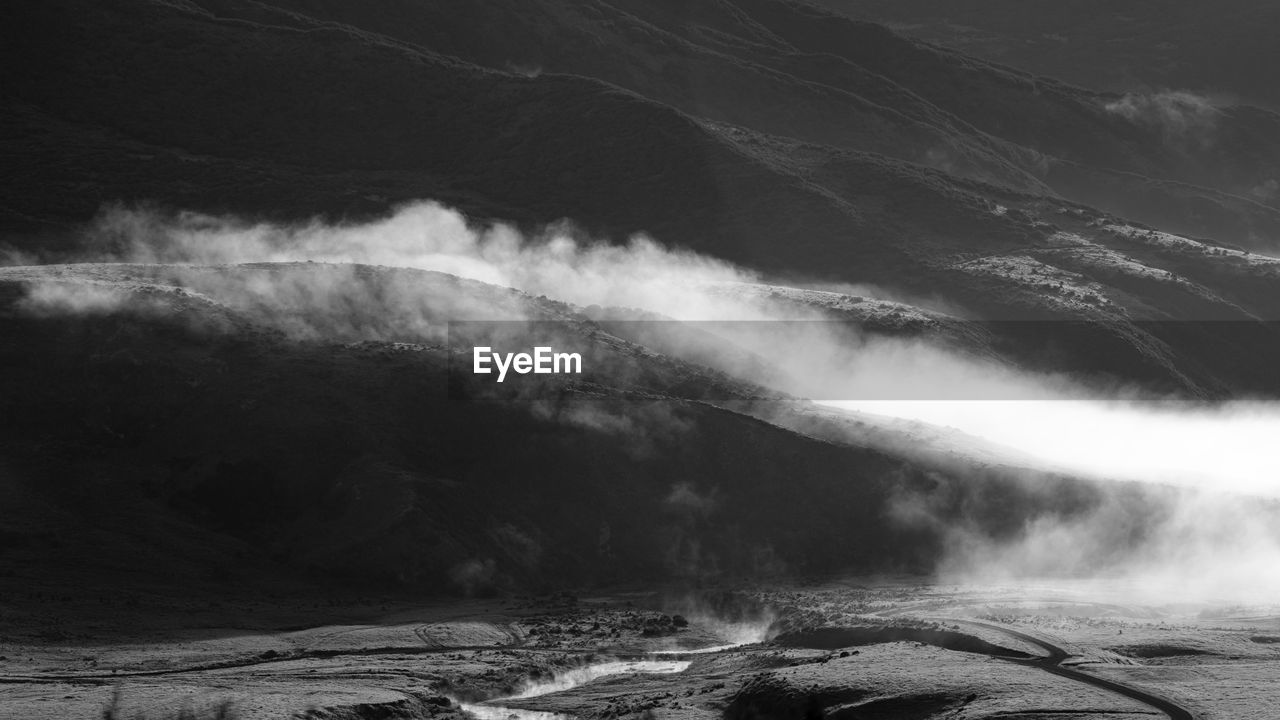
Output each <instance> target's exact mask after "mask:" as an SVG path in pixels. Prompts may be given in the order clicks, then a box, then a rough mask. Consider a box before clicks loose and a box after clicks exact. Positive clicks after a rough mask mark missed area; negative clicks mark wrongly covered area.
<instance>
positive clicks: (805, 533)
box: [0, 265, 1163, 594]
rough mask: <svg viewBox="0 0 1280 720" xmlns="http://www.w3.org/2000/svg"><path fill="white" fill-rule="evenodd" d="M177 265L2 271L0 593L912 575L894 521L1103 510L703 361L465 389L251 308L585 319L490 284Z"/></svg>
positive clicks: (983, 524)
mask: <svg viewBox="0 0 1280 720" xmlns="http://www.w3.org/2000/svg"><path fill="white" fill-rule="evenodd" d="M169 272H170V271H168V270H165V269H164V268H159V267H157V266H81V267H69V268H42V269H32V268H15V269H10V270H7V271H5V272H4V273H3V278H2V279H0V291H2V295H0V297H2V299H3V305H2V306H0V325H2V327H0V329H2V330H3V332H2V333H0V338H3V340H2V341H0V366H2V367H3V368H4V370H5V372H4V373H3V374H0V390H2V392H0V399H2V402H3V407H2V408H0V409H2V410H3V412H0V424H2V427H0V430H3V432H0V438H2V442H3V446H2V447H0V452H2V453H3V455H4V457H5V458H6V459H7V461H6V465H5V467H4V475H3V483H2V485H3V487H2V488H0V490H3V492H5V493H6V497H10V498H19V499H21V502H20V503H18V505H17V506H18V507H21V508H22V510H23V512H22V514H21V515H17V514H6V516H5V519H4V521H3V522H4V523H5V525H4V528H3V529H4V533H3V534H0V538H3V540H4V545H3V550H2V552H0V563H2V565H0V566H2V567H3V568H4V571H5V573H6V574H7V575H8V577H10V579H11V580H12V579H14V578H16V579H17V580H18V581H22V582H27V583H31V584H32V586H37V587H62V586H63V585H62V583H66V582H79V583H83V584H84V586H85V587H88V588H94V589H97V588H101V589H103V590H105V589H106V587H105V586H104V585H101V583H110V584H111V585H112V586H113V587H114V592H116V593H119V592H125V591H128V590H129V589H130V588H134V587H136V586H137V584H140V583H141V584H150V585H153V586H154V585H162V586H163V585H165V584H166V583H170V584H172V583H174V582H186V583H190V585H189V587H203V588H208V592H210V593H211V594H216V593H218V592H221V591H224V590H226V588H227V587H229V586H232V585H234V584H235V583H237V582H241V581H252V582H258V581H259V578H258V576H256V575H255V573H259V572H266V571H267V570H269V569H270V567H272V566H273V565H274V567H275V568H276V571H277V572H285V573H286V575H285V576H284V577H301V576H302V575H305V574H306V573H312V574H314V575H315V576H316V577H322V578H331V579H332V578H342V577H346V578H352V579H358V580H360V581H362V582H364V583H374V587H376V586H377V584H392V585H394V584H402V585H403V584H407V585H412V586H415V587H419V588H423V589H429V590H436V591H463V590H466V591H482V590H491V589H495V588H502V587H535V588H536V587H540V586H543V585H547V586H551V585H557V584H560V583H578V582H587V583H594V582H608V581H620V580H627V581H632V582H634V581H639V580H641V579H646V580H660V579H676V578H686V579H687V578H715V577H726V576H736V575H744V574H745V575H757V576H758V575H768V574H774V573H787V574H793V573H798V574H809V573H827V572H835V571H842V570H856V571H862V572H873V571H901V570H924V569H928V568H929V567H930V566H931V563H932V562H933V561H934V560H936V559H937V558H938V557H939V552H940V550H939V543H940V542H941V537H940V536H939V534H938V533H939V530H938V529H937V528H935V527H931V526H928V525H916V524H913V523H910V522H903V521H901V520H899V519H895V518H898V517H899V516H898V515H897V514H896V511H895V509H894V508H895V504H896V503H899V502H903V501H905V500H906V499H907V498H909V497H914V498H915V500H914V501H915V502H921V503H926V504H927V505H929V507H930V508H931V511H932V512H934V513H936V514H937V515H938V517H940V518H945V517H959V516H960V515H963V516H964V518H965V521H966V522H968V523H971V524H972V525H973V526H974V527H976V528H982V529H984V531H988V532H990V533H991V534H992V535H993V536H1005V535H1008V534H1010V533H1016V532H1018V531H1019V528H1021V527H1022V523H1023V522H1025V521H1026V519H1027V518H1030V517H1035V516H1039V515H1043V514H1045V513H1053V514H1058V515H1063V516H1070V515H1071V514H1072V513H1083V512H1087V511H1089V510H1090V509H1091V508H1093V507H1096V506H1097V505H1098V504H1099V503H1101V502H1103V501H1104V499H1106V498H1107V497H1108V495H1107V494H1106V493H1104V491H1103V489H1102V488H1101V487H1100V486H1096V485H1093V484H1089V483H1083V482H1077V481H1070V480H1066V479H1061V478H1054V477H1048V476H1038V475H1028V474H1027V473H1025V472H1017V473H1015V472H1012V471H1007V470H1001V469H999V468H994V469H993V468H981V467H978V466H976V465H971V466H965V465H963V464H957V463H954V462H952V463H950V465H949V467H942V466H940V467H937V468H935V467H931V466H929V465H927V464H921V463H919V462H918V461H908V460H903V459H900V458H896V457H893V456H890V455H886V454H884V453H881V452H877V451H874V450H869V449H866V448H860V447H856V446H853V445H849V444H836V443H832V442H827V441H820V440H816V439H813V438H811V437H808V436H805V435H800V434H797V433H795V432H793V431H789V430H785V429H783V428H781V427H779V426H777V425H774V424H770V423H765V422H761V421H759V420H756V419H754V418H751V417H748V416H744V415H740V414H738V413H736V412H732V411H730V410H728V409H723V408H720V407H716V406H714V405H710V404H707V403H704V402H699V401H697V400H696V398H693V397H690V396H689V395H687V394H686V393H688V392H690V389H696V390H697V391H700V392H705V391H707V389H708V385H707V384H706V382H704V381H699V382H693V383H690V382H688V380H689V377H690V374H691V373H692V374H694V375H697V374H699V373H705V372H706V371H705V370H700V369H698V368H696V367H695V366H690V365H688V364H687V363H682V362H679V361H675V360H673V359H671V358H664V357H663V356H659V355H655V354H653V353H638V354H627V353H626V351H625V347H626V346H625V345H620V344H618V343H616V342H614V344H612V345H610V346H609V347H610V348H612V349H607V351H606V352H607V353H609V354H612V355H613V356H614V357H621V358H624V362H621V363H617V364H614V365H601V366H600V367H601V368H607V369H604V370H597V371H596V372H594V373H593V374H590V375H589V376H584V377H585V381H584V382H579V383H572V384H570V385H562V386H559V387H556V386H549V387H542V388H537V389H530V388H529V387H528V386H526V390H525V392H523V393H517V394H514V395H511V394H490V393H488V392H480V391H479V390H478V389H477V388H473V389H472V391H470V392H467V393H463V394H461V395H459V394H457V393H451V392H450V386H449V382H448V377H447V364H448V362H449V357H448V354H447V351H446V349H445V348H444V347H443V346H441V345H437V344H433V343H434V341H435V339H438V337H439V335H438V333H439V332H440V330H439V329H438V328H437V329H435V330H431V329H429V328H430V327H432V326H430V325H428V326H427V327H428V329H426V330H423V329H422V328H421V327H420V328H419V329H417V330H407V329H403V328H407V327H408V326H401V327H402V329H401V330H399V331H396V332H398V333H400V334H401V337H402V338H405V337H409V336H412V335H415V334H416V335H417V336H418V337H420V338H421V339H422V340H425V341H426V342H424V343H409V344H405V343H395V342H390V341H386V340H373V341H365V342H356V343H351V342H347V343H341V342H337V341H336V340H338V339H341V338H343V337H344V335H343V333H342V332H341V330H340V327H339V326H337V325H336V324H335V325H333V326H332V327H331V328H330V332H331V333H334V334H331V335H328V336H322V337H313V338H310V339H308V338H307V337H303V336H296V332H291V333H290V334H286V333H284V332H282V331H281V330H280V329H279V328H281V327H284V328H290V329H292V330H293V331H296V329H297V328H298V327H300V325H299V323H301V326H306V327H315V325H316V323H318V322H320V321H321V320H323V319H325V318H324V317H322V316H316V315H312V316H311V317H305V316H304V317H298V316H297V315H295V312H294V310H291V309H290V307H291V306H290V305H289V304H288V303H287V298H285V297H284V296H281V297H280V298H278V304H276V305H272V306H271V307H272V308H273V312H271V313H268V314H262V313H259V312H258V311H256V310H254V309H253V308H254V305H253V304H252V303H245V302H243V301H242V300H238V299H237V295H238V294H240V293H241V292H242V290H243V288H244V287H260V286H261V285H262V281H263V280H264V279H266V278H274V283H275V287H278V288H281V289H283V288H286V287H288V286H289V281H290V280H292V281H296V282H313V283H316V286H317V287H321V286H323V287H330V288H333V290H332V291H333V292H335V293H338V294H339V295H342V294H343V293H346V292H353V293H354V292H356V289H364V290H368V289H370V288H374V287H378V288H382V289H383V290H384V291H385V292H386V293H387V297H389V298H391V297H394V295H395V293H396V292H398V291H399V290H397V288H401V289H402V290H403V289H404V288H413V291H414V292H418V293H422V294H421V295H420V296H419V297H421V298H424V299H425V305H423V306H424V307H427V308H429V309H430V310H429V311H428V315H427V316H428V318H430V317H434V313H435V312H440V313H444V314H448V315H457V314H459V313H461V312H463V308H464V307H469V308H470V309H471V311H473V312H484V313H485V314H487V315H489V316H511V314H512V313H524V314H525V315H526V316H534V317H558V318H561V319H571V318H572V317H574V316H573V314H572V313H567V312H566V310H565V308H563V306H560V305H558V304H546V303H545V302H543V301H538V300H536V299H532V298H529V297H527V296H523V295H520V294H516V293H511V292H510V291H506V290H503V289H501V288H495V287H492V286H485V285H482V284H479V283H470V282H464V281H458V280H456V279H454V278H450V277H449V276H443V275H439V274H434V273H418V272H404V271H391V270H387V269H375V268H344V267H342V266H323V265H299V266H257V267H223V268H194V269H186V270H181V271H180V272H181V273H189V274H184V275H179V276H174V275H170V274H167V273H169ZM161 277H162V278H164V281H163V282H160V281H158V280H157V278H161ZM175 277H185V278H186V280H185V281H184V283H183V286H182V287H178V286H175V285H174V284H173V283H174V282H175ZM337 279H345V281H346V282H350V283H353V284H352V285H351V286H350V287H348V286H345V285H342V284H339V283H338V282H336V280H337ZM404 280H410V281H411V282H407V283H404V282H402V281H404ZM242 282H243V283H246V284H241V283H242ZM197 287H198V288H200V290H199V291H198V292H197V291H195V290H193V289H192V288H197ZM360 296H361V297H368V293H360ZM73 298H76V299H78V300H79V302H75V303H72V302H69V301H70V300H71V299H73ZM90 301H92V302H90ZM439 303H445V304H443V305H441V304H439ZM449 303H452V305H450V304H449ZM321 305H323V304H322V303H316V304H315V305H314V306H313V307H319V306H321ZM389 306H398V305H395V304H392V305H389ZM331 307H338V304H336V303H335V304H331ZM484 308H488V309H487V310H484ZM377 314H378V315H385V314H386V313H385V312H379V313H377ZM268 319H269V323H268V324H264V321H266V320H268ZM332 319H333V318H329V320H332ZM352 327H358V328H366V327H367V326H365V325H363V324H356V325H353V326H352ZM389 327H394V326H389ZM584 327H585V326H584ZM385 331H386V330H381V331H379V332H385ZM346 337H350V336H346ZM600 341H601V340H596V341H594V342H600ZM619 353H622V354H621V355H619ZM628 367H629V368H630V370H628V369H627V368H628ZM744 397H746V395H744ZM771 414H772V415H773V416H774V417H787V416H788V411H787V410H786V406H785V404H783V405H775V406H774V407H773V409H772V410H771ZM805 422H809V421H805V420H803V418H801V416H797V420H796V424H797V425H802V424H804V423H805ZM1162 497H1163V495H1162V491H1157V490H1150V491H1143V492H1141V493H1136V494H1135V495H1134V497H1133V498H1132V501H1133V502H1140V503H1143V504H1144V505H1145V504H1149V503H1155V504H1156V506H1157V507H1159V506H1160V503H1162V502H1163V500H1162V499H1161V498H1162ZM585 508H590V509H591V511H590V513H589V514H588V513H584V509H585ZM1148 510H1150V508H1148ZM1135 515H1136V514H1135ZM1156 515H1158V513H1152V512H1148V513H1147V514H1145V515H1143V517H1151V518H1154V517H1155V516H1156ZM586 517H589V518H590V520H586V521H584V518H586ZM140 518H142V519H143V520H140ZM135 553H137V554H135ZM184 553H190V554H191V555H187V556H184ZM192 556H199V557H200V558H201V560H200V562H199V563H198V564H197V563H193V562H192ZM70 557H75V558H77V559H78V560H79V563H68V562H67V561H66V559H67V558H70ZM139 557H142V558H145V562H138V558H139ZM49 558H58V559H59V561H58V562H55V563H47V564H46V563H45V561H47V560H48V559H49ZM197 566H198V567H200V568H204V569H205V572H206V574H205V575H201V574H199V573H196V574H194V575H193V574H192V573H191V572H190V571H189V569H190V568H192V567H197ZM178 567H186V568H188V570H184V571H182V572H175V571H174V568H178ZM82 589H83V587H82Z"/></svg>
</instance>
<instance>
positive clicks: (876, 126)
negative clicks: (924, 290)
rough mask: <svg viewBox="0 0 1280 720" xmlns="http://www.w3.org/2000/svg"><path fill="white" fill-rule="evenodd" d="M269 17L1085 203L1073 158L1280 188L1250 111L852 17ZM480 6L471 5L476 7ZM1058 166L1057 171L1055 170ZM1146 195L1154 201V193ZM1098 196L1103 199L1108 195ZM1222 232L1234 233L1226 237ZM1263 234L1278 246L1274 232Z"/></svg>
mask: <svg viewBox="0 0 1280 720" xmlns="http://www.w3.org/2000/svg"><path fill="white" fill-rule="evenodd" d="M273 5H277V6H281V7H288V8H293V9H296V10H297V11H298V12H300V13H303V14H306V15H308V16H313V17H317V18H322V19H328V20H337V21H340V22H342V23H344V24H346V25H347V26H353V27H362V28H369V29H373V30H375V31H376V32H378V33H381V34H385V35H388V36H391V37H396V38H400V39H404V40H407V41H409V42H413V43H416V44H419V45H422V46H425V47H430V48H433V49H438V50H439V51H441V52H444V53H447V54H451V55H456V56H458V57H462V58H466V59H468V60H471V61H473V62H476V63H479V64H482V65H486V66H489V67H495V68H499V69H522V70H523V71H531V70H533V69H536V70H538V71H546V72H568V73H574V74H579V75H585V76H591V77H599V78H602V79H605V80H607V81H609V82H611V83H615V84H618V85H621V86H623V87H627V88H630V89H633V90H635V91H636V92H639V93H641V94H644V95H645V96H647V97H651V98H653V99H655V100H659V101H661V102H663V103H666V104H670V105H673V106H675V107H678V108H680V109H682V110H683V111H685V112H686V113H689V114H691V115H695V116H698V117H707V118H709V119H715V120H722V121H726V122H731V123H734V124H738V125H742V126H745V127H750V128H753V129H756V130H760V131H763V132H767V133H775V134H783V135H788V136H794V137H798V138H801V139H805V140H809V141H813V142H818V143H823V144H831V145H835V146H840V147H849V148H854V149H860V150H870V151H874V152H880V153H884V154H887V155H889V156H892V157H895V158H898V159H904V160H908V161H912V162H920V163H924V164H928V165H931V166H934V167H939V168H942V169H945V170H947V171H948V172H952V173H955V174H958V175H961V176H968V177H975V178H980V179H985V180H990V181H994V182H1000V183H1006V184H1010V185H1011V186H1013V187H1021V188H1037V187H1039V188H1043V187H1044V184H1045V183H1046V181H1047V183H1048V185H1049V186H1050V187H1052V188H1053V190H1054V191H1056V192H1059V193H1061V194H1063V195H1065V196H1067V197H1070V198H1073V199H1077V200H1085V199H1086V198H1085V196H1083V195H1079V194H1077V192H1078V191H1079V187H1078V186H1077V185H1075V184H1072V183H1070V182H1066V181H1064V182H1062V183H1058V182H1056V180H1057V178H1058V176H1056V175H1051V174H1046V173H1047V171H1048V167H1051V166H1052V165H1053V164H1054V163H1055V162H1058V161H1061V162H1066V163H1071V164H1076V165H1084V166H1087V167H1090V168H1092V169H1094V170H1096V171H1099V172H1105V171H1121V172H1125V173H1132V174H1134V175H1137V176H1140V177H1141V178H1155V179H1171V180H1177V181H1179V182H1182V183H1184V184H1187V185H1192V186H1203V187H1207V188H1211V189H1214V190H1218V191H1220V192H1226V193H1230V194H1233V195H1238V196H1241V197H1244V198H1251V199H1253V198H1255V197H1256V196H1257V193H1256V192H1255V191H1256V190H1257V189H1258V188H1260V187H1264V186H1265V184H1266V183H1267V182H1268V180H1270V179H1271V178H1273V177H1275V176H1276V175H1277V167H1278V165H1277V158H1280V145H1278V144H1277V142H1278V141H1277V136H1278V135H1280V125H1277V121H1276V118H1274V117H1271V116H1270V115H1268V114H1266V113H1259V112H1257V111H1256V110H1253V109H1251V108H1247V107H1240V108H1219V109H1211V108H1208V107H1204V108H1201V107H1199V106H1191V107H1185V108H1184V107H1174V108H1173V110H1174V111H1175V112H1174V113H1173V114H1172V116H1168V115H1166V114H1164V113H1162V112H1161V111H1162V110H1163V107H1162V106H1159V105H1155V104H1153V105H1152V106H1147V105H1141V104H1140V105H1139V106H1137V107H1121V108H1113V107H1111V106H1112V105H1113V104H1114V103H1116V102H1118V101H1119V98H1117V97H1115V96H1106V95H1100V94H1097V93H1092V92H1088V91H1085V90H1082V89H1080V88H1075V87H1070V86H1067V85H1064V84H1062V83H1059V82H1055V81H1053V80H1051V79H1048V78H1037V77H1034V76H1031V75H1027V74H1025V73H1022V72H1018V71H1015V70H1012V69H1010V68H1006V67H1001V66H998V65H993V64H990V63H987V62H983V61H979V60H976V59H973V58H968V57H965V56H962V55H959V54H957V53H954V52H950V51H946V50H942V49H940V48H936V47H932V46H928V45H924V44H922V43H919V42H916V41H912V40H908V39H906V38H904V37H902V36H898V35H895V34H893V33H892V32H890V31H888V30H887V29H885V28H883V27H881V26H878V25H874V24H870V23H859V22H853V21H850V20H848V19H847V18H844V17H843V16H839V15H834V14H830V13H825V12H822V11H820V10H817V9H816V8H813V7H810V6H807V5H805V4H803V3H798V2H791V1H786V0H760V1H757V0H750V1H747V0H743V1H741V2H734V3H729V2H723V1H722V2H717V3H707V4H699V6H698V7H697V8H696V9H691V8H689V7H688V5H687V4H686V3H664V2H654V1H653V0H636V1H632V2H621V3H587V4H574V5H565V6H562V5H560V4H558V3H553V2H541V3H521V4H520V5H521V7H519V8H515V7H508V6H506V5H505V4H497V3H486V4H483V5H479V6H475V5H474V4H469V3H456V2H436V3H426V4H424V3H410V2H391V3H382V4H379V5H378V6H377V7H375V8H364V7H356V6H351V5H349V4H343V3H333V2H325V0H278V1H277V2H274V3H273ZM463 6H469V7H463ZM1046 164H1047V165H1046ZM1121 190H1122V191H1121V192H1120V193H1119V194H1112V195H1108V196H1104V197H1105V198H1106V199H1108V200H1109V202H1108V203H1107V204H1106V206H1105V208H1104V209H1106V210H1108V211H1111V212H1117V213H1121V214H1126V215H1131V216H1133V217H1135V218H1137V219H1139V220H1143V221H1146V222H1153V223H1157V224H1167V225H1168V226H1169V229H1172V230H1175V231H1180V232H1192V233H1196V234H1201V235H1211V236H1213V235H1217V236H1222V237H1223V238H1224V239H1231V240H1234V241H1240V240H1244V241H1246V242H1249V243H1257V244H1258V246H1259V247H1265V246H1268V243H1269V242H1270V241H1267V240H1264V239H1263V236H1262V234H1260V233H1255V235H1254V237H1253V238H1252V239H1251V238H1250V236H1249V235H1248V234H1243V235H1237V234H1235V233H1236V232H1237V231H1236V229H1235V228H1232V227H1231V224H1230V216H1229V215H1228V214H1227V213H1219V214H1214V215H1212V216H1206V215H1205V214H1203V212H1202V213H1201V214H1198V215H1196V214H1192V213H1187V212H1183V211H1181V210H1180V208H1179V205H1178V203H1177V202H1176V201H1175V200H1174V199H1173V198H1169V199H1167V200H1166V201H1165V202H1162V203H1160V204H1159V206H1158V208H1156V207H1153V206H1152V205H1151V203H1150V202H1149V201H1148V202H1147V203H1145V204H1144V203H1134V204H1132V205H1130V204H1128V202H1127V195H1128V194H1129V193H1130V192H1132V193H1136V194H1141V193H1142V192H1143V188H1142V186H1141V183H1140V182H1135V183H1134V186H1133V187H1132V188H1130V187H1128V186H1127V185H1126V186H1124V187H1122V188H1121ZM1147 194H1150V190H1149V189H1148V190H1147ZM1096 198H1097V196H1096V195H1094V196H1091V197H1089V198H1088V199H1089V200H1095V199H1096ZM1218 223H1225V224H1224V225H1219V224H1218ZM1270 223H1271V224H1269V225H1267V229H1266V234H1274V231H1275V229H1276V226H1275V225H1274V219H1272V220H1271V221H1270Z"/></svg>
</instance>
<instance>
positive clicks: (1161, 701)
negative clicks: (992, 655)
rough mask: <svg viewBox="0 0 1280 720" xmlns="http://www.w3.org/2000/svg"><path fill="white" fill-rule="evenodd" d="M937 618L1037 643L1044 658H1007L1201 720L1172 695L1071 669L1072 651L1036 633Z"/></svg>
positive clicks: (1178, 718) (1175, 717)
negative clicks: (1171, 698)
mask: <svg viewBox="0 0 1280 720" xmlns="http://www.w3.org/2000/svg"><path fill="white" fill-rule="evenodd" d="M937 619H938V620H940V621H945V622H952V623H962V624H965V625H973V626H975V627H981V628H986V629H987V630H994V631H995V632H998V633H1003V634H1004V635H1008V636H1009V637H1012V638H1016V639H1018V640H1021V641H1023V642H1026V643H1030V644H1032V645H1035V646H1036V647H1038V648H1040V649H1041V650H1044V651H1045V652H1046V653H1047V655H1046V656H1045V657H1037V658H1030V659H1021V658H1005V660H1006V661H1007V662H1011V663H1017V664H1019V665H1030V666H1032V667H1037V668H1040V669H1041V670H1044V671H1045V672H1047V673H1052V674H1054V675H1059V676H1061V677H1065V678H1070V679H1072V680H1075V681H1077V682H1082V683H1085V684H1088V685H1093V686H1094V687H1100V688H1102V689H1104V690H1110V691H1111V692H1113V693H1117V694H1119V695H1123V696H1125V697H1127V698H1129V699H1131V700H1137V701H1138V702H1140V703H1143V704H1144V705H1149V706H1151V707H1153V708H1155V709H1157V710H1159V711H1160V712H1162V713H1164V714H1165V715H1168V716H1169V717H1170V718H1171V720H1201V718H1200V716H1199V715H1196V714H1195V713H1194V712H1192V711H1191V710H1190V709H1188V708H1185V707H1183V706H1181V705H1179V704H1177V703H1175V702H1174V701H1172V700H1170V699H1169V698H1166V697H1163V696H1160V695H1156V694H1154V693H1149V692H1147V691H1146V690H1139V689H1138V688H1136V687H1133V686H1131V685H1125V684H1123V683H1119V682H1116V681H1114V680H1107V679H1106V678H1102V677H1098V676H1097V675H1091V674H1089V673H1086V672H1084V671H1081V670H1076V669H1074V668H1069V667H1063V666H1062V661H1063V660H1066V659H1067V658H1068V657H1070V656H1071V654H1070V653H1068V652H1067V651H1066V650H1064V649H1062V648H1060V647H1058V646H1057V645H1054V644H1052V643H1050V642H1048V641H1046V640H1043V639H1041V638H1038V637H1036V636H1034V635H1030V634H1028V633H1024V632H1020V631H1018V630H1014V629H1012V628H1008V627H1004V626H1003V625H993V624H991V623H984V622H978V621H977V620H959V619H956V618H937Z"/></svg>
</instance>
